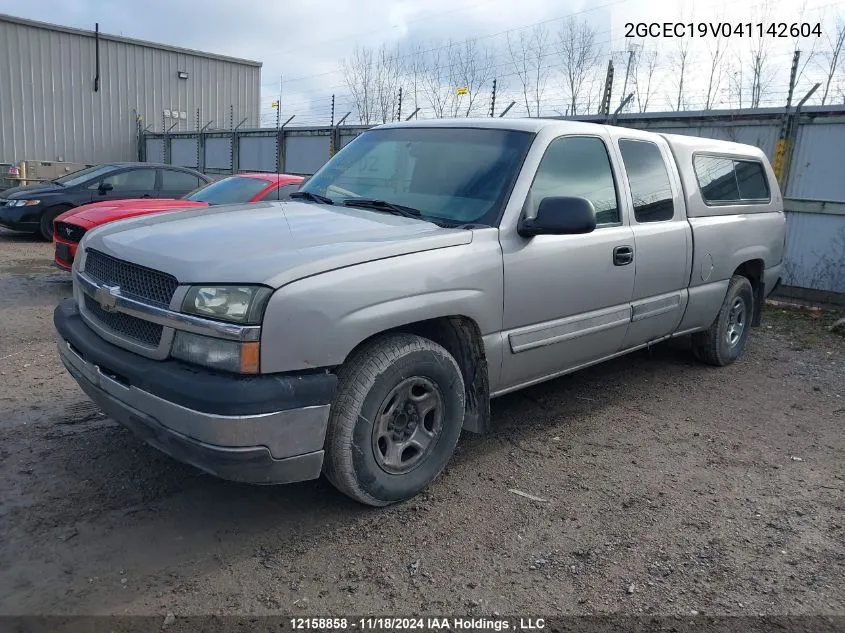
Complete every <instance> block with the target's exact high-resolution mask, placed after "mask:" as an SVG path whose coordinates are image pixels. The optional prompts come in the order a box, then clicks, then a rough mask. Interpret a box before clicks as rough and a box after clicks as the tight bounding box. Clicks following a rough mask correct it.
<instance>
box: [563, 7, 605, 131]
mask: <svg viewBox="0 0 845 633" xmlns="http://www.w3.org/2000/svg"><path fill="white" fill-rule="evenodd" d="M557 53H558V55H559V56H560V71H561V73H562V76H563V84H564V93H565V94H566V99H567V101H568V102H569V103H568V105H567V113H568V114H570V115H576V114H578V108H579V100H580V99H581V97H582V92H583V88H584V82H585V81H586V80H587V79H588V78H590V77H591V76H593V75H594V74H595V72H596V67H597V66H598V62H599V51H598V45H597V44H596V32H595V30H593V28H592V27H591V26H590V25H589V24H587V22H586V21H583V20H582V21H581V22H577V21H576V20H575V18H574V17H573V16H569V18H568V19H567V20H566V21H565V22H564V23H563V24H562V25H561V28H560V31H559V32H558V34H557ZM592 78H594V77H592Z"/></svg>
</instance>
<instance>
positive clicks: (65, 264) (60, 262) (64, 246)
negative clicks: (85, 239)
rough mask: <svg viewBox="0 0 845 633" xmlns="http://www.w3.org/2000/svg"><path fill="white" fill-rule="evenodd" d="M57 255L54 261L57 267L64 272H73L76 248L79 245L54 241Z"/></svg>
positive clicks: (55, 254) (58, 240)
mask: <svg viewBox="0 0 845 633" xmlns="http://www.w3.org/2000/svg"><path fill="white" fill-rule="evenodd" d="M54 243H55V253H54V256H53V261H54V262H55V264H56V266H58V267H59V268H61V269H62V270H68V271H69V270H72V269H73V260H74V259H75V258H76V247H77V246H78V244H76V243H74V242H65V241H64V240H60V239H54Z"/></svg>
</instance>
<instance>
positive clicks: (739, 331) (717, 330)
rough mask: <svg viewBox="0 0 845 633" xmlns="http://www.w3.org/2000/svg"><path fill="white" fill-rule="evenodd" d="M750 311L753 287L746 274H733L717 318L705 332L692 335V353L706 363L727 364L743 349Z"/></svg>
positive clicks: (746, 337)
mask: <svg viewBox="0 0 845 633" xmlns="http://www.w3.org/2000/svg"><path fill="white" fill-rule="evenodd" d="M753 314H754V288H752V286H751V282H750V281H748V279H747V278H746V277H742V276H741V275H734V276H733V277H731V281H730V283H729V284H728V292H727V294H726V295H725V300H724V301H723V302H722V307H721V309H720V310H719V314H718V315H717V316H716V320H715V321H713V324H712V325H711V326H710V328H709V329H707V330H706V331H704V332H697V333H696V334H693V335H692V349H693V353H695V355H696V357H697V358H698V359H699V360H701V361H703V362H705V363H708V364H709V365H716V366H718V367H723V366H724V365H730V364H731V363H732V362H734V361H735V360H736V359H737V358H739V357H740V356H741V355H742V352H743V351H744V350H745V345H746V343H747V342H748V335H749V334H750V333H751V320H752V316H753Z"/></svg>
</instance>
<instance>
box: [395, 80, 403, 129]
mask: <svg viewBox="0 0 845 633" xmlns="http://www.w3.org/2000/svg"><path fill="white" fill-rule="evenodd" d="M396 120H397V121H401V120H402V86H399V109H398V110H397V111H396Z"/></svg>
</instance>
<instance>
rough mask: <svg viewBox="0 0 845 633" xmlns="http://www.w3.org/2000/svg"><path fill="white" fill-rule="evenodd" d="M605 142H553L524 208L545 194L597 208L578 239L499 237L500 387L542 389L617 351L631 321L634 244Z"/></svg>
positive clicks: (532, 209)
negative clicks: (593, 222)
mask: <svg viewBox="0 0 845 633" xmlns="http://www.w3.org/2000/svg"><path fill="white" fill-rule="evenodd" d="M608 142H609V139H606V138H603V137H601V136H563V137H558V138H556V139H555V140H553V141H552V142H551V143H550V144H549V146H548V148H547V149H546V152H545V154H544V156H543V158H542V159H541V161H540V164H539V166H538V169H537V173H536V175H535V177H534V182H533V183H532V185H531V189H530V190H529V194H528V199H527V200H526V208H527V215H528V217H534V215H536V212H537V207H538V206H539V204H540V200H542V199H543V198H544V197H547V196H577V197H583V198H586V199H588V200H590V201H591V202H592V203H593V205H594V207H595V209H596V219H597V223H598V225H597V227H596V229H595V230H594V231H593V232H592V233H587V234H582V235H537V236H534V237H531V238H524V237H521V236H519V235H518V234H517V233H516V232H515V231H514V232H512V233H510V234H507V235H505V236H503V237H501V238H500V239H501V241H502V251H503V257H504V295H505V301H504V323H503V325H504V335H505V341H504V343H505V350H504V358H503V363H502V383H501V386H502V388H503V389H508V388H513V387H516V386H519V385H525V384H528V383H531V382H539V381H540V380H542V379H543V378H547V377H550V376H553V375H555V374H560V373H563V372H565V371H567V370H572V369H575V368H577V367H579V366H582V365H585V364H588V363H590V362H592V361H596V360H599V359H601V358H604V357H606V356H610V355H612V354H614V353H616V352H618V351H619V350H620V349H621V347H622V343H623V341H624V339H625V335H626V333H627V331H628V325H629V323H630V320H631V297H632V295H633V291H634V263H633V262H634V257H635V253H634V239H633V233H632V230H631V227H630V226H628V223H627V217H626V216H627V214H626V213H623V208H622V204H623V203H622V199H621V197H620V196H619V192H618V190H617V186H616V179H615V176H614V169H613V166H612V163H611V158H610V156H609V153H608V151H607V143H608Z"/></svg>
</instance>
